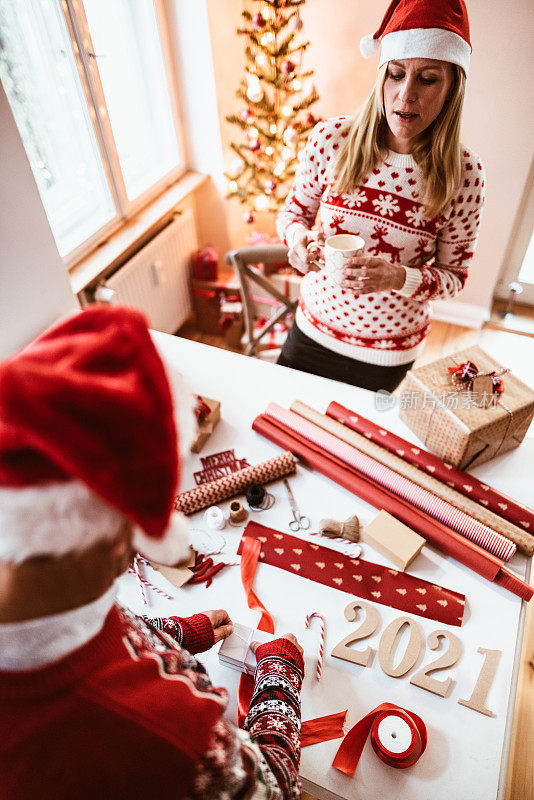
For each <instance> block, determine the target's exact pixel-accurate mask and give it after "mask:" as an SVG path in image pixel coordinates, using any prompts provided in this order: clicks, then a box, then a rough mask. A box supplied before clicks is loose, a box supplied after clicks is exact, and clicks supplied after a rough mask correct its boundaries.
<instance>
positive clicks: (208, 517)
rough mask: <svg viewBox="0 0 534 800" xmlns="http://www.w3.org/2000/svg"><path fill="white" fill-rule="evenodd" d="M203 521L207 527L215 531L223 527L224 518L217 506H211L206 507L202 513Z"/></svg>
mask: <svg viewBox="0 0 534 800" xmlns="http://www.w3.org/2000/svg"><path fill="white" fill-rule="evenodd" d="M204 522H205V523H206V525H207V526H208V528H211V529H212V530H215V531H220V530H222V529H223V528H224V526H225V523H226V520H225V518H224V514H223V512H222V511H221V509H220V508H219V506H211V507H210V508H207V509H206V511H205V513H204Z"/></svg>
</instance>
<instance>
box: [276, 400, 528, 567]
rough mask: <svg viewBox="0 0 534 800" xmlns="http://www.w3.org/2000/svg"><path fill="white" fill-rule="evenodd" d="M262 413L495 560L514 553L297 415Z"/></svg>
mask: <svg viewBox="0 0 534 800" xmlns="http://www.w3.org/2000/svg"><path fill="white" fill-rule="evenodd" d="M265 413H266V415H267V416H268V417H271V418H272V419H275V420H278V421H280V422H282V423H283V424H284V425H286V426H287V427H288V428H290V429H291V430H293V431H296V432H297V433H299V434H300V435H301V436H304V437H305V438H306V439H308V441H310V442H313V443H314V444H316V445H319V446H320V447H322V448H323V449H324V450H325V451H326V452H327V453H331V454H333V455H335V456H337V457H338V458H340V459H341V460H342V461H344V462H345V463H346V464H348V465H349V466H351V467H354V468H355V469H357V470H358V471H359V472H363V474H364V475H367V476H368V477H369V478H371V479H372V480H374V481H376V482H377V483H379V484H380V485H381V486H385V487H386V488H387V489H390V490H391V491H393V492H395V494H396V495H398V496H399V497H402V498H403V499H404V500H408V501H409V502H410V503H412V504H413V505H414V506H415V507H416V508H419V509H421V510H422V511H424V512H425V513H427V514H429V515H430V516H431V517H432V518H433V519H437V520H439V521H440V522H443V523H444V524H445V525H448V526H449V527H450V528H452V529H453V530H455V531H457V533H460V534H462V536H465V537H466V538H468V539H470V540H471V541H472V542H475V543H476V544H478V545H479V546H480V547H483V548H484V549H485V550H487V551H488V552H490V553H493V555H495V556H497V558H500V559H502V560H503V561H508V560H509V559H510V558H511V557H512V556H513V554H514V553H515V550H516V547H515V544H514V543H513V542H511V541H510V540H509V539H506V538H505V537H504V536H501V535H500V534H499V533H496V532H495V531H493V530H491V528H488V527H487V526H486V525H482V524H481V523H480V522H478V521H477V520H475V519H473V518H472V517H470V516H469V515H468V514H465V513H464V512H463V511H460V510H459V509H457V508H455V507H454V506H452V505H450V503H447V502H446V501H445V500H442V499H441V497H436V495H434V494H432V493H431V492H429V491H427V490H426V489H423V488H422V487H421V486H418V485H417V484H416V483H413V481H410V480H408V478H405V477H404V476H403V475H399V474H398V473H397V472H395V471H394V470H392V469H390V468H389V467H386V466H384V464H381V463H380V462H379V461H375V460H374V459H373V458H371V457H370V456H367V455H366V454H365V453H362V452H360V451H359V450H356V449H355V448H354V447H352V446H351V445H349V444H347V443H346V442H343V441H341V440H340V439H338V438H336V437H335V436H333V435H332V434H331V433H328V432H327V431H325V430H323V429H322V428H319V427H318V426H317V425H314V424H313V423H312V422H309V421H308V420H306V419H304V418H303V417H300V416H299V415H298V414H294V413H293V412H292V411H288V410H287V409H285V408H282V407H281V406H279V405H277V404H276V403H269V405H268V406H267V410H266V412H265Z"/></svg>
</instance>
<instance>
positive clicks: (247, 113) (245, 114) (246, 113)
mask: <svg viewBox="0 0 534 800" xmlns="http://www.w3.org/2000/svg"><path fill="white" fill-rule="evenodd" d="M239 118H240V119H241V121H242V122H250V121H251V120H253V119H254V113H253V111H252V109H250V108H244V109H243V111H241V113H240V114H239Z"/></svg>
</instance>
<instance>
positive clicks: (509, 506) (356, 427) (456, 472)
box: [326, 402, 534, 535]
mask: <svg viewBox="0 0 534 800" xmlns="http://www.w3.org/2000/svg"><path fill="white" fill-rule="evenodd" d="M326 413H327V415H328V416H329V417H332V418H333V419H336V420H338V421H339V422H343V423H344V424H345V425H347V427H349V428H351V429H352V430H353V431H356V432H357V433H360V434H362V436H367V437H368V438H369V439H370V440H371V441H373V442H377V443H378V444H379V445H380V446H381V447H385V448H386V449H387V450H389V451H390V452H391V453H396V454H397V455H401V453H402V455H401V458H403V459H404V460H405V461H408V462H409V463H410V464H415V465H416V466H417V467H419V469H421V470H424V471H425V472H427V473H428V474H429V475H433V476H434V477H435V478H439V480H440V481H443V482H444V483H446V484H447V485H448V486H451V487H452V488H453V489H456V491H457V492H460V494H464V495H466V497H469V498H471V500H474V501H475V502H477V503H480V504H481V505H483V506H484V508H489V509H490V510H491V511H493V512H494V513H495V514H498V515H499V517H502V518H503V519H507V520H508V521H509V522H512V523H513V524H514V525H517V526H518V527H519V528H522V529H523V530H524V531H528V532H529V533H530V534H531V535H532V534H534V511H533V510H532V509H531V508H527V507H526V506H524V505H523V504H522V503H518V502H517V501H516V500H512V499H511V498H510V497H507V496H506V495H505V494H502V492H499V491H497V489H493V488H492V487H491V486H488V485H487V484H486V483H483V481H480V480H478V478H475V477H474V475H469V473H467V472H464V471H463V470H461V469H458V467H454V466H453V465H452V464H447V462H446V461H443V459H441V458H440V457H439V456H436V455H434V453H429V452H428V451H427V450H424V449H423V448H422V447H418V446H417V445H415V444H413V443H412V442H408V441H407V440H406V439H402V438H401V437H400V436H397V434H395V433H392V432H391V431H388V430H385V429H384V428H381V427H380V425H376V424H375V423H374V422H371V420H369V419H366V418H365V417H362V416H361V415H360V414H357V413H356V412H355V411H351V410H350V409H348V408H345V407H344V406H342V405H340V404H339V403H336V402H332V403H330V405H329V406H328V408H327V409H326Z"/></svg>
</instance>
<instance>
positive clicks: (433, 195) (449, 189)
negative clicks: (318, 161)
mask: <svg viewBox="0 0 534 800" xmlns="http://www.w3.org/2000/svg"><path fill="white" fill-rule="evenodd" d="M452 67H453V84H452V87H451V91H450V93H449V97H448V98H447V100H445V102H444V104H443V108H442V109H441V111H440V113H439V114H438V116H437V117H436V119H435V120H434V122H433V123H432V124H431V125H430V126H429V127H428V128H427V130H426V131H425V132H424V136H423V138H422V139H421V140H420V141H419V142H418V143H417V145H416V147H415V148H414V150H413V152H412V156H413V158H414V159H415V161H416V163H417V164H418V165H419V167H420V168H421V171H422V173H423V176H424V178H425V196H424V204H425V211H426V214H427V215H428V216H429V217H430V218H432V217H435V216H438V215H439V214H441V213H443V211H444V210H445V209H446V207H447V206H448V204H449V203H450V201H451V200H452V198H453V196H454V194H455V192H456V190H457V189H458V186H459V183H460V177H461V171H462V165H461V145H460V120H461V116H462V106H463V102H464V94H465V74H464V71H463V70H462V69H461V67H459V66H457V65H456V64H452ZM387 69H388V65H387V64H384V65H383V66H382V67H381V68H380V70H379V73H378V78H377V80H376V83H375V85H374V88H373V91H372V92H371V94H370V95H369V97H368V98H367V100H366V101H365V103H364V104H363V106H362V108H361V110H360V113H359V115H358V116H357V118H356V119H355V120H354V122H353V123H352V126H351V129H350V131H349V135H348V137H347V141H346V143H345V146H344V147H343V149H342V150H341V152H340V154H339V156H338V158H337V160H336V162H335V164H334V167H333V175H334V189H335V190H336V191H337V192H340V193H344V192H351V191H353V190H354V188H355V187H356V186H357V185H358V184H359V183H360V182H361V180H362V178H364V177H365V176H366V175H368V174H369V172H371V170H372V169H374V167H375V166H376V165H377V164H378V163H380V161H383V160H384V159H385V157H386V154H387V152H388V146H387V138H386V135H387V130H388V123H387V120H386V114H385V110H384V83H385V81H386V77H387Z"/></svg>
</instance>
